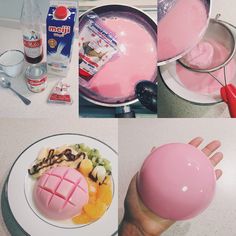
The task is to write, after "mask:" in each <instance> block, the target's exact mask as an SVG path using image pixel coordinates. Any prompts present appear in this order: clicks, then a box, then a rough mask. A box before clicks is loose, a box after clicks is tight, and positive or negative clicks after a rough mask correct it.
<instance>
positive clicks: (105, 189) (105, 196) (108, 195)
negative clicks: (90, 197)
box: [97, 184, 112, 206]
mask: <svg viewBox="0 0 236 236" xmlns="http://www.w3.org/2000/svg"><path fill="white" fill-rule="evenodd" d="M97 199H98V200H99V201H101V202H103V203H105V204H106V205H107V206H110V204H111V202H112V186H109V185H105V184H103V185H101V186H99V188H98V193H97Z"/></svg>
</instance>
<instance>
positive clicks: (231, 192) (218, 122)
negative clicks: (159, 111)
mask: <svg viewBox="0 0 236 236" xmlns="http://www.w3.org/2000/svg"><path fill="white" fill-rule="evenodd" d="M197 136H201V137H203V138H204V139H205V141H204V145H205V144H207V143H208V142H210V141H212V140H214V139H219V140H220V141H221V142H222V147H221V148H220V151H222V152H223V153H224V160H223V161H222V162H221V163H220V164H219V165H218V166H217V168H221V169H222V170H223V176H222V177H221V179H220V180H219V181H218V182H217V189H216V194H215V198H214V200H213V202H212V203H211V205H210V207H209V208H208V209H207V210H206V211H204V212H203V213H202V214H201V215H199V216H198V217H196V218H194V219H192V220H188V221H183V222H179V223H176V224H175V225H174V226H172V227H171V228H170V229H169V230H167V231H166V233H164V234H162V235H163V236H213V235H214V236H235V235H236V224H235V219H236V207H235V199H236V187H235V186H236V169H235V166H236V158H235V157H236V145H235V140H236V121H235V120H232V119H210V120H209V119H194V120H192V119H171V120H168V119H159V120H155V119H143V120H131V121H130V120H125V121H124V120H120V121H119V219H121V218H122V216H123V203H124V197H125V195H126V192H127V188H128V185H129V183H130V180H131V178H132V177H133V176H134V175H135V173H136V172H137V171H138V170H139V169H140V167H141V165H142V163H143V161H144V159H145V157H146V156H147V155H148V154H149V152H150V150H151V149H152V147H154V146H160V145H162V144H166V143H171V142H184V143H186V142H189V141H190V140H191V139H193V138H194V137H197ZM202 146H203V145H202Z"/></svg>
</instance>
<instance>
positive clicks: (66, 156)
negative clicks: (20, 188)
mask: <svg viewBox="0 0 236 236" xmlns="http://www.w3.org/2000/svg"><path fill="white" fill-rule="evenodd" d="M54 153H55V149H50V150H49V152H48V156H47V157H45V158H43V160H42V161H40V162H39V163H37V164H35V165H33V166H32V168H31V169H28V173H29V175H35V174H37V173H39V171H40V170H42V169H44V168H47V167H50V166H53V165H54V164H60V163H61V162H63V161H66V162H74V161H76V160H78V159H79V158H81V157H82V158H83V159H84V158H85V157H86V154H85V153H84V152H80V153H78V154H77V155H74V154H73V153H72V150H71V149H66V150H64V151H63V152H62V153H60V154H54Z"/></svg>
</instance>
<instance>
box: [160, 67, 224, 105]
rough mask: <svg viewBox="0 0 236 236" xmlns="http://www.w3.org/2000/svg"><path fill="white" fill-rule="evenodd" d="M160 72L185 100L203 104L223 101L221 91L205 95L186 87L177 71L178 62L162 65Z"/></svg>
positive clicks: (166, 82)
mask: <svg viewBox="0 0 236 236" xmlns="http://www.w3.org/2000/svg"><path fill="white" fill-rule="evenodd" d="M160 74H161V77H162V79H163V81H164V83H165V84H166V86H167V87H168V88H169V89H170V90H171V91H173V92H174V93H175V94H176V95H178V96H179V97H181V98H183V99H184V100H187V101H189V102H192V103H196V104H203V105H209V104H215V103H219V102H222V99H221V96H220V94H219V93H218V94H211V95H203V94H200V93H196V92H193V91H190V90H188V89H187V88H185V87H184V85H183V84H182V82H181V81H180V79H179V77H178V75H177V73H176V62H172V63H170V64H168V65H165V66H161V67H160Z"/></svg>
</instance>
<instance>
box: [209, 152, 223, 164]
mask: <svg viewBox="0 0 236 236" xmlns="http://www.w3.org/2000/svg"><path fill="white" fill-rule="evenodd" d="M222 159H223V153H222V152H217V153H215V154H214V155H213V156H212V157H211V158H210V161H211V164H212V165H213V166H216V165H217V164H218V163H219V162H220V161H221V160H222Z"/></svg>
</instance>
